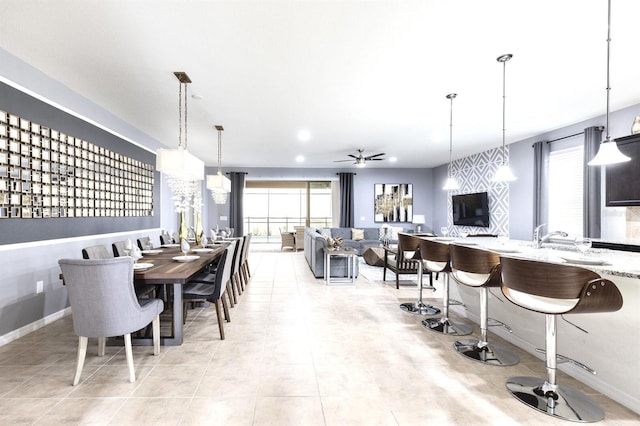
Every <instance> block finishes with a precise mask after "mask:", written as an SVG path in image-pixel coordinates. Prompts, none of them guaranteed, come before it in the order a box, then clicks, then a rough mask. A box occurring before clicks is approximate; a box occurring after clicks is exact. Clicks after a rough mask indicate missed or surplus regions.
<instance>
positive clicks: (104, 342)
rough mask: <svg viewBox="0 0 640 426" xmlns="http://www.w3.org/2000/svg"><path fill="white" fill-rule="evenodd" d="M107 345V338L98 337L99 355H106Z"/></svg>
mask: <svg viewBox="0 0 640 426" xmlns="http://www.w3.org/2000/svg"><path fill="white" fill-rule="evenodd" d="M106 346H107V338H106V337H98V356H104V354H105V349H106Z"/></svg>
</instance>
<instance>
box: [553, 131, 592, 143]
mask: <svg viewBox="0 0 640 426" xmlns="http://www.w3.org/2000/svg"><path fill="white" fill-rule="evenodd" d="M580 135H584V132H578V133H574V134H573V135H568V136H563V137H561V138H557V139H553V140H550V141H547V143H551V142H558V141H561V140H564V139H569V138H572V137H574V136H580Z"/></svg>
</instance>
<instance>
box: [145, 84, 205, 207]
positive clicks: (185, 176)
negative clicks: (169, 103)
mask: <svg viewBox="0 0 640 426" xmlns="http://www.w3.org/2000/svg"><path fill="white" fill-rule="evenodd" d="M174 75H175V76H176V78H177V79H178V82H179V88H178V148H177V149H159V150H158V151H157V153H156V169H157V170H158V171H159V172H161V173H163V174H165V175H166V179H167V184H168V185H169V189H170V190H171V194H172V197H171V198H172V200H173V204H174V206H175V208H176V211H177V212H183V211H185V210H188V209H189V207H191V205H192V199H193V196H194V194H196V193H197V192H198V190H199V188H200V181H202V178H203V175H204V163H203V162H202V161H201V160H199V159H198V158H197V157H195V156H194V155H193V154H191V153H189V151H187V142H188V138H187V119H188V110H187V84H189V83H191V79H190V78H189V76H188V75H187V73H185V72H174ZM183 89H184V90H183ZM183 92H184V96H183ZM183 105H184V117H183V116H182V108H183ZM183 126H184V137H183V133H182V127H183Z"/></svg>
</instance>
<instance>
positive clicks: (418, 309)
mask: <svg viewBox="0 0 640 426" xmlns="http://www.w3.org/2000/svg"><path fill="white" fill-rule="evenodd" d="M400 258H403V259H404V262H406V263H408V264H410V265H411V268H415V271H416V273H417V274H418V300H416V301H415V302H409V303H402V304H400V309H402V310H403V311H405V312H409V313H410V314H416V315H435V314H438V313H440V309H438V308H436V307H435V306H431V305H427V304H426V303H424V302H423V301H422V277H423V275H424V268H423V267H422V259H421V258H420V238H418V237H416V236H414V235H409V234H402V233H399V234H398V259H400ZM398 274H400V272H399V271H397V270H396V283H397V282H398ZM427 288H428V289H430V290H434V291H435V289H436V288H435V287H434V286H433V276H432V275H431V273H429V287H427Z"/></svg>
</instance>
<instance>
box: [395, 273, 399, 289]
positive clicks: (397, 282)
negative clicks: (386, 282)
mask: <svg viewBox="0 0 640 426" xmlns="http://www.w3.org/2000/svg"><path fill="white" fill-rule="evenodd" d="M398 275H400V274H398V272H397V271H396V290H400V278H399V277H398Z"/></svg>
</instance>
